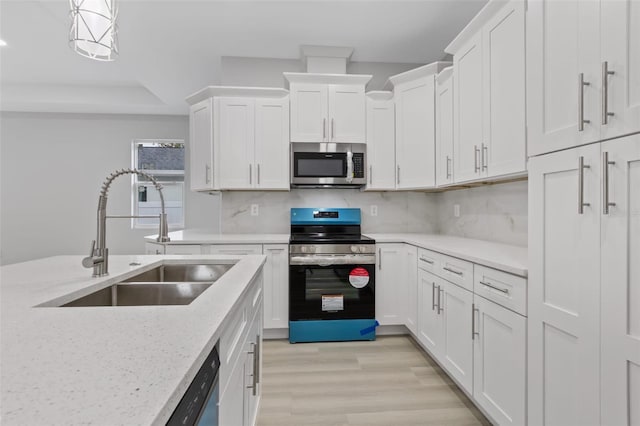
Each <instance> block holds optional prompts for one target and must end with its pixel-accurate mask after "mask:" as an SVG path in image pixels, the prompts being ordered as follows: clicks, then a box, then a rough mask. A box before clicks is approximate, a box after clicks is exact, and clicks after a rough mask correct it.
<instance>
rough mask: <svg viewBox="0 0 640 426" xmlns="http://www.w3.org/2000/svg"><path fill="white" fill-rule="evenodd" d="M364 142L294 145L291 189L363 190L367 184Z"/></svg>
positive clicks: (292, 147) (292, 149)
mask: <svg viewBox="0 0 640 426" xmlns="http://www.w3.org/2000/svg"><path fill="white" fill-rule="evenodd" d="M365 152H366V145H365V144H363V143H328V142H322V143H306V142H304V143H303V142H292V143H291V186H292V187H302V188H304V187H306V188H329V187H332V188H359V187H361V186H362V185H364V184H365V183H367V178H366V176H365V173H364V170H365V164H366V163H365V160H366V158H365Z"/></svg>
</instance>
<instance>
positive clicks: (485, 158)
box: [482, 143, 489, 170]
mask: <svg viewBox="0 0 640 426" xmlns="http://www.w3.org/2000/svg"><path fill="white" fill-rule="evenodd" d="M485 154H487V155H486V156H485ZM488 157H489V147H488V146H487V145H485V144H484V143H483V144H482V170H487V168H488V166H487V163H488V162H489V160H488Z"/></svg>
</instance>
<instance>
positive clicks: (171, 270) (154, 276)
mask: <svg viewBox="0 0 640 426" xmlns="http://www.w3.org/2000/svg"><path fill="white" fill-rule="evenodd" d="M232 266H233V265H232V264H228V265H220V264H214V265H206V264H204V265H183V264H181V265H160V266H158V267H157V268H153V269H150V270H148V271H146V272H142V273H140V274H138V275H135V276H133V277H131V278H128V279H126V280H123V281H122V282H125V283H134V282H193V283H201V282H209V283H211V282H215V281H217V280H218V279H219V278H220V277H221V276H222V275H224V273H225V272H227V271H228V270H229V269H231V267H232Z"/></svg>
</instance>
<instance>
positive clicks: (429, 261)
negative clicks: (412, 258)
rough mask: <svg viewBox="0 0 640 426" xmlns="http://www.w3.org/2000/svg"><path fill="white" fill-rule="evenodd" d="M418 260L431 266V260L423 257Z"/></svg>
mask: <svg viewBox="0 0 640 426" xmlns="http://www.w3.org/2000/svg"><path fill="white" fill-rule="evenodd" d="M420 260H421V261H423V262H427V263H428V264H429V265H433V260H430V259H426V258H424V257H421V258H420Z"/></svg>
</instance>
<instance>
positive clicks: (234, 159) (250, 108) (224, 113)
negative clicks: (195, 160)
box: [219, 98, 256, 189]
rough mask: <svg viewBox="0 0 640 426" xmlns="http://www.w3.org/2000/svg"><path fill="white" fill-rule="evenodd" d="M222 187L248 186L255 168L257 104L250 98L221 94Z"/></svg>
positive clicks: (240, 187) (253, 179)
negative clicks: (223, 96) (255, 117)
mask: <svg viewBox="0 0 640 426" xmlns="http://www.w3.org/2000/svg"><path fill="white" fill-rule="evenodd" d="M219 105H220V111H219V113H220V129H219V134H220V157H221V159H222V161H220V188H221V189H248V188H251V187H252V186H253V185H254V181H255V179H256V177H255V173H256V171H254V170H253V164H254V140H255V135H254V131H255V122H254V114H255V104H254V100H253V99H251V98H220V102H219Z"/></svg>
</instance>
